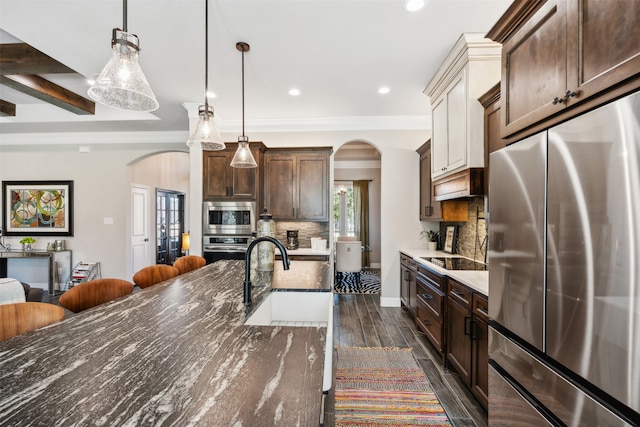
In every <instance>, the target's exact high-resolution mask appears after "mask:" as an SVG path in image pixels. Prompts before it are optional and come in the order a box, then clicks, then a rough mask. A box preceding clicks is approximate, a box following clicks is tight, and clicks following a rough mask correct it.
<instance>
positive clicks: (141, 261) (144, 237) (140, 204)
mask: <svg viewBox="0 0 640 427" xmlns="http://www.w3.org/2000/svg"><path fill="white" fill-rule="evenodd" d="M150 246H151V243H150V239H149V189H148V188H145V187H137V186H132V187H131V253H132V255H133V273H134V274H135V272H137V271H138V270H140V269H141V268H144V267H146V266H148V265H151V263H150V262H149V258H150V257H149V254H150Z"/></svg>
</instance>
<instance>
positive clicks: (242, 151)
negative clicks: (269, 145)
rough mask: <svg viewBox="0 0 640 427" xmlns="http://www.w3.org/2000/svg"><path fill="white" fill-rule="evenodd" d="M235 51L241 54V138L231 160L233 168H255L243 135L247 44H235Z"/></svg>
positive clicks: (247, 143) (247, 142)
mask: <svg viewBox="0 0 640 427" xmlns="http://www.w3.org/2000/svg"><path fill="white" fill-rule="evenodd" d="M236 49H238V50H239V51H240V52H242V136H239V137H238V149H237V150H236V154H235V155H234V156H233V160H231V167H233V168H257V167H258V164H257V163H256V159H254V158H253V154H251V149H250V148H249V137H247V136H246V135H245V134H244V53H245V52H249V49H250V47H249V44H248V43H245V42H238V43H236Z"/></svg>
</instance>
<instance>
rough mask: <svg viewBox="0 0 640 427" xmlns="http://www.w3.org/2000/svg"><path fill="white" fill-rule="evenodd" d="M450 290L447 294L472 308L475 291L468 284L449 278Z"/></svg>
mask: <svg viewBox="0 0 640 427" xmlns="http://www.w3.org/2000/svg"><path fill="white" fill-rule="evenodd" d="M448 284H449V291H448V292H447V295H449V296H450V297H451V299H452V300H453V301H455V302H457V303H458V304H460V305H461V306H463V307H465V308H466V309H468V310H471V299H472V297H473V292H472V291H471V290H470V289H469V288H467V287H466V286H464V285H462V284H460V283H458V282H456V281H454V280H451V279H449V280H448Z"/></svg>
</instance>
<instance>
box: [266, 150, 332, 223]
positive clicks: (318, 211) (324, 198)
mask: <svg viewBox="0 0 640 427" xmlns="http://www.w3.org/2000/svg"><path fill="white" fill-rule="evenodd" d="M327 157H328V156H326V155H324V154H317V155H308V156H307V155H305V156H299V157H298V163H297V177H298V188H297V190H298V191H297V195H296V196H297V204H296V206H295V217H296V218H297V219H300V220H312V221H328V220H329V176H328V169H327V165H328V161H327ZM274 216H275V215H274Z"/></svg>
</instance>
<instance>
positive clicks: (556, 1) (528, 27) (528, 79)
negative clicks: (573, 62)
mask: <svg viewBox="0 0 640 427" xmlns="http://www.w3.org/2000/svg"><path fill="white" fill-rule="evenodd" d="M604 3H609V2H604ZM566 4H567V0H548V1H547V2H546V3H545V4H544V6H542V7H541V8H540V9H539V10H538V11H537V12H536V13H535V14H534V15H533V16H532V17H531V19H530V20H529V21H528V22H527V23H526V24H524V25H523V27H522V28H521V29H520V30H519V31H518V32H517V33H516V34H515V35H514V36H513V38H511V39H509V40H507V41H506V42H505V43H504V44H503V46H502V80H501V85H502V86H501V98H502V108H501V110H502V120H503V121H504V122H503V124H504V127H503V128H502V131H503V133H502V137H506V136H509V135H512V134H514V133H516V132H517V131H519V130H522V129H525V128H526V127H528V126H530V125H532V124H534V123H537V122H539V121H541V120H542V119H544V118H546V117H549V116H551V115H553V114H555V113H557V112H559V111H561V110H562V109H563V108H564V104H563V103H555V104H554V99H555V98H563V97H564V94H565V92H566V90H567V83H566V78H567V58H566V52H567V25H566Z"/></svg>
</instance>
